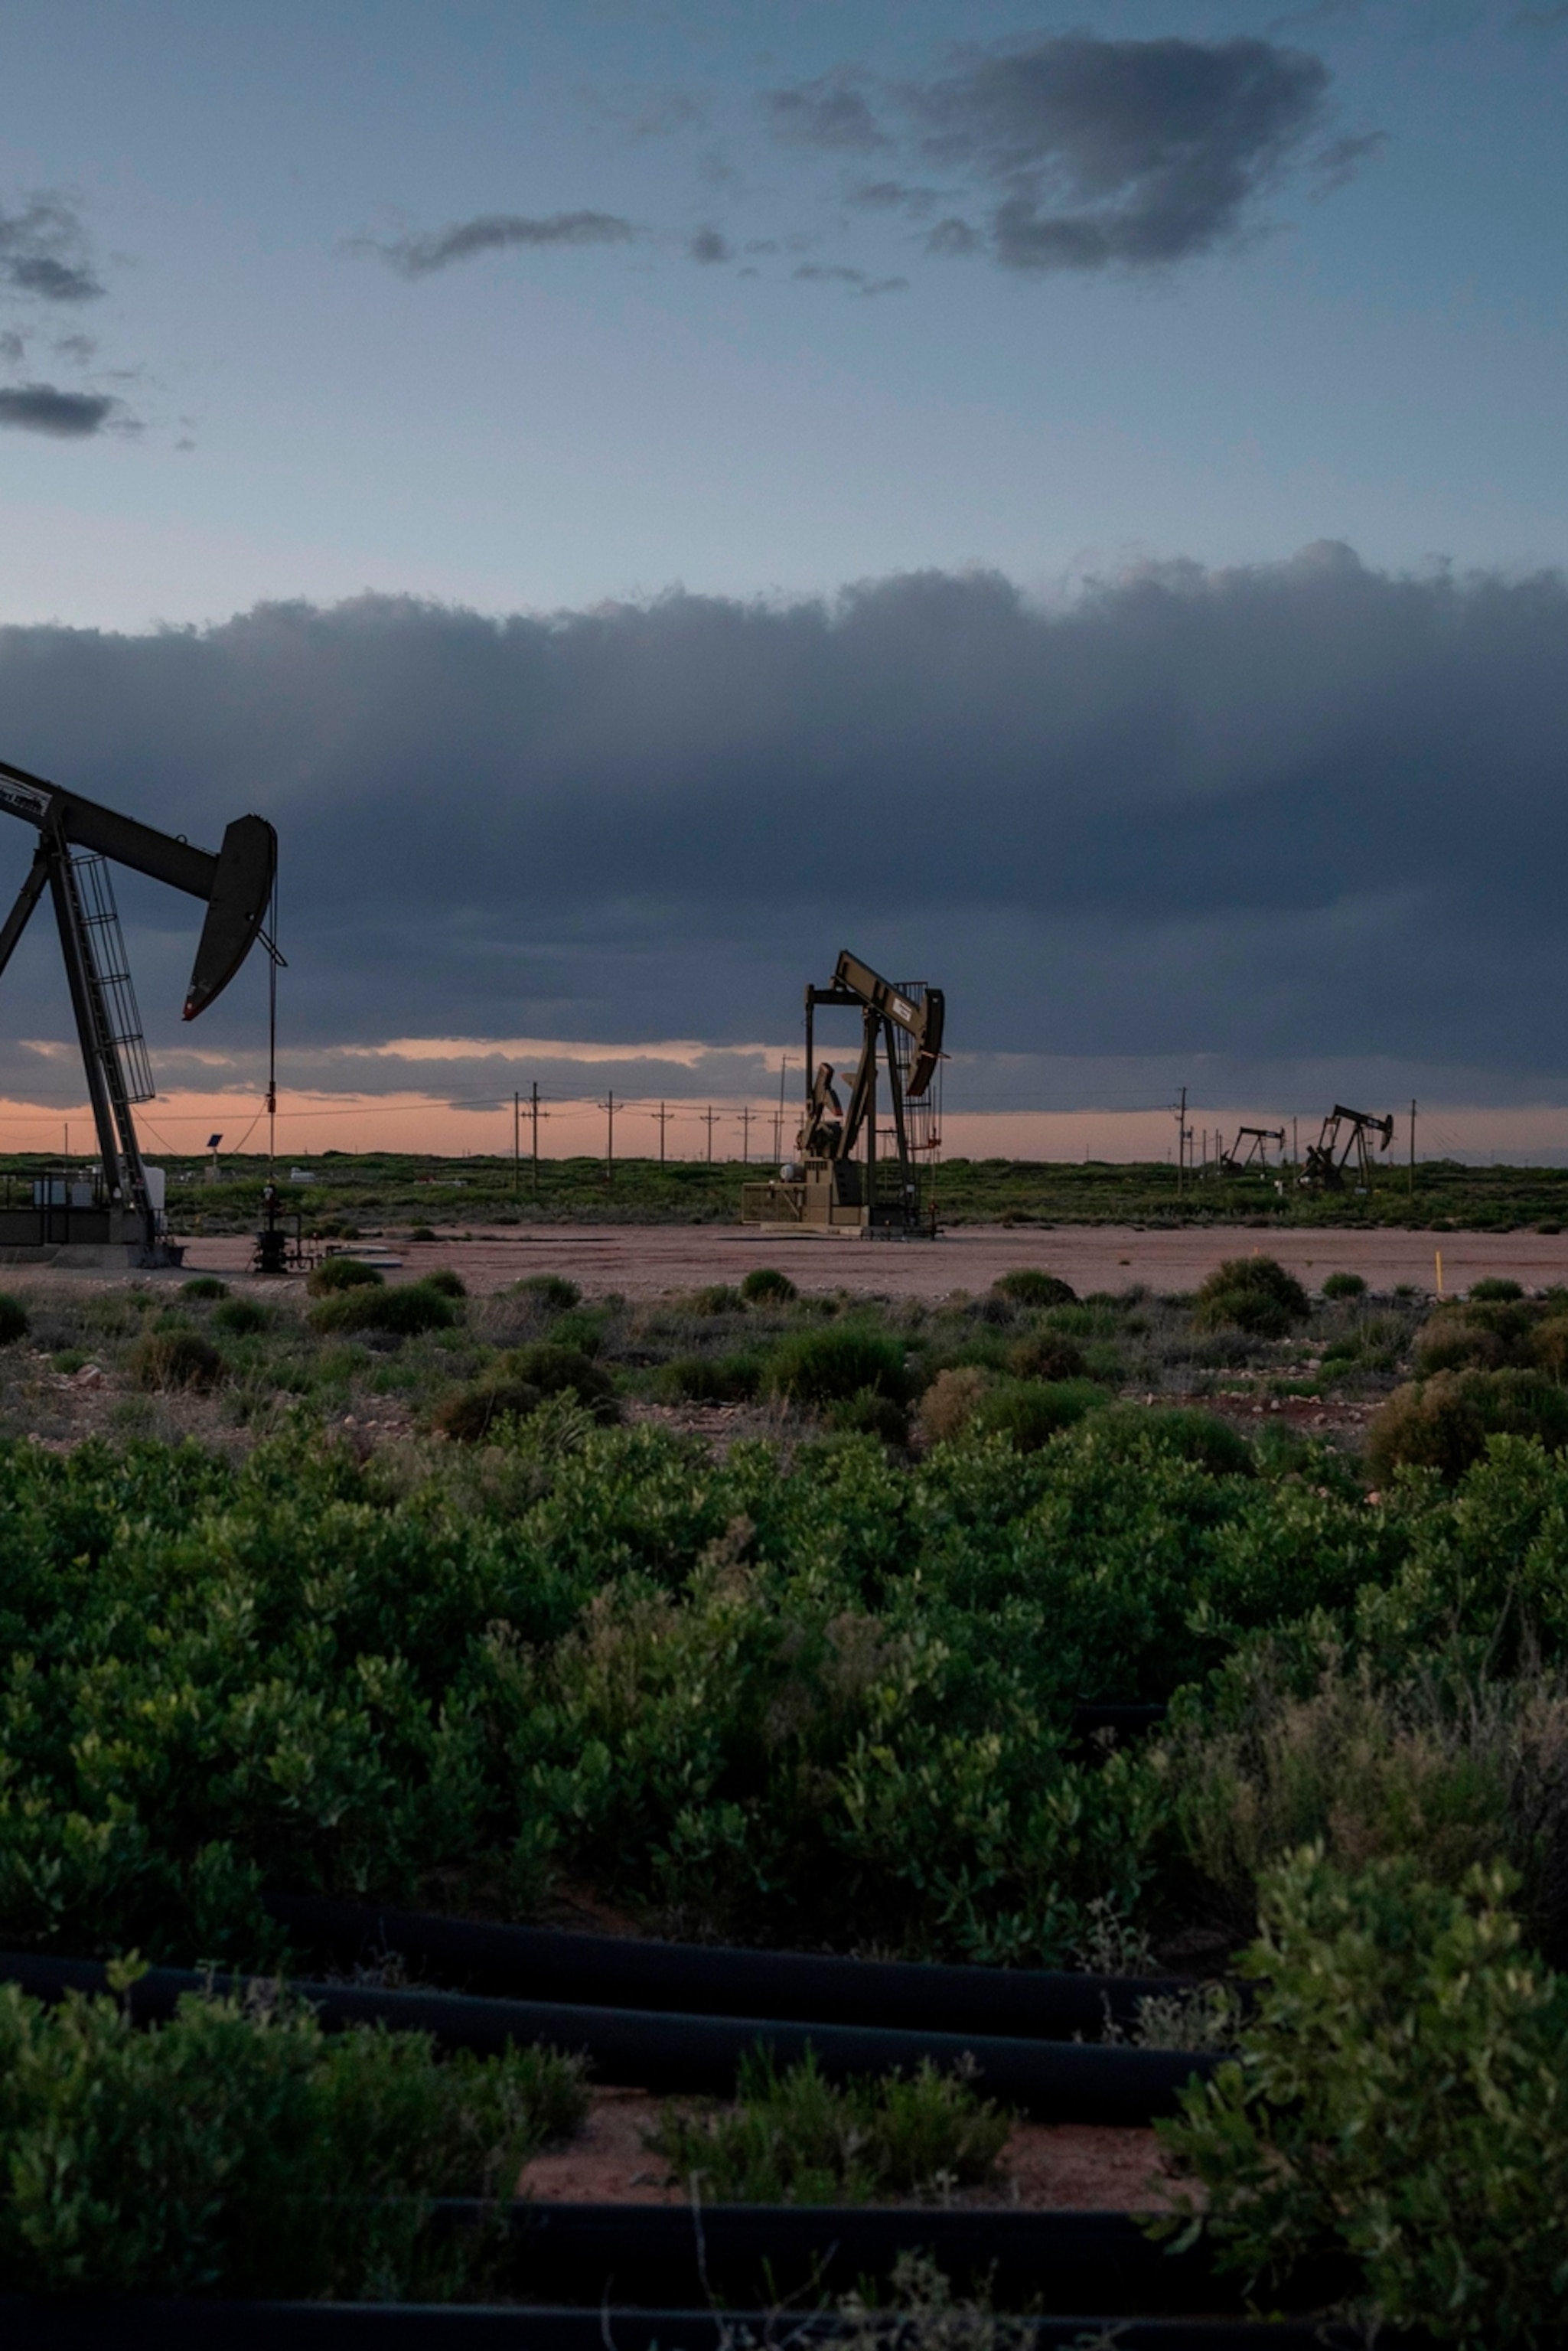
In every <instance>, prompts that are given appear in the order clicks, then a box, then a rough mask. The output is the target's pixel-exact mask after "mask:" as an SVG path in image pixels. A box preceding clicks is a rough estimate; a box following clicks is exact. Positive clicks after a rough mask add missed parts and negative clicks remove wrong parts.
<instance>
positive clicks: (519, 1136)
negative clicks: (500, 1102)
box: [512, 1088, 523, 1200]
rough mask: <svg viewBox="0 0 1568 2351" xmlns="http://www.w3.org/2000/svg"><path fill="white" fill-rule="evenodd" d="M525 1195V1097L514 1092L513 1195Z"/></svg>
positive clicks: (516, 1198) (515, 1196)
mask: <svg viewBox="0 0 1568 2351" xmlns="http://www.w3.org/2000/svg"><path fill="white" fill-rule="evenodd" d="M522 1196H523V1098H522V1096H521V1094H520V1093H518V1092H517V1091H516V1089H515V1088H514V1090H513V1092H512V1197H513V1199H514V1200H520V1199H521V1198H522Z"/></svg>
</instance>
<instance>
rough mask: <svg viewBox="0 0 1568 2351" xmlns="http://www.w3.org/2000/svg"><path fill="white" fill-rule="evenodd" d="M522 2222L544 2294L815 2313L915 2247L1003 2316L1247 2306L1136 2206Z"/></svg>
mask: <svg viewBox="0 0 1568 2351" xmlns="http://www.w3.org/2000/svg"><path fill="white" fill-rule="evenodd" d="M466 2209H468V2210H476V2208H474V2207H468V2208H466ZM444 2210H449V2211H451V2212H452V2214H453V2216H454V2218H455V2217H456V2215H457V2210H458V2208H456V2207H444ZM512 2231H513V2258H512V2261H511V2262H510V2264H509V2267H508V2274H507V2283H508V2285H509V2286H510V2288H511V2290H512V2291H513V2292H516V2293H520V2294H528V2295H530V2296H537V2297H538V2299H539V2300H541V2301H550V2302H561V2303H570V2302H582V2303H589V2304H592V2303H594V2302H597V2301H600V2300H608V2301H612V2302H623V2303H634V2304H641V2305H652V2304H658V2305H659V2306H660V2307H663V2308H669V2307H672V2306H675V2305H679V2306H682V2307H686V2308H690V2307H693V2306H695V2305H697V2304H701V2303H702V2302H704V2301H705V2300H706V2299H709V2298H710V2297H716V2298H717V2299H719V2300H720V2301H724V2302H728V2303H731V2304H739V2305H744V2306H753V2307H754V2306H755V2305H756V2304H757V2302H758V2300H761V2301H763V2302H768V2301H776V2300H779V2299H788V2300H789V2301H790V2303H791V2304H792V2306H794V2307H796V2308H805V2309H810V2307H811V2306H812V2305H813V2304H815V2303H816V2302H817V2301H818V2300H819V2299H821V2298H823V2297H827V2298H831V2297H832V2296H834V2295H837V2294H848V2293H850V2292H852V2290H854V2289H856V2288H857V2287H860V2286H862V2285H863V2284H864V2283H866V2282H867V2281H874V2283H875V2284H876V2286H877V2289H878V2291H879V2293H881V2294H886V2292H887V2290H888V2288H889V2287H890V2285H891V2283H892V2281H893V2277H894V2265H895V2263H896V2262H897V2261H898V2260H899V2257H900V2256H901V2255H903V2254H911V2253H913V2254H919V2255H923V2256H925V2258H927V2259H928V2260H930V2261H931V2262H933V2263H934V2264H935V2265H936V2268H937V2269H938V2270H939V2271H940V2272H941V2273H942V2275H943V2276H944V2277H945V2278H946V2280H947V2281H948V2283H949V2285H950V2287H951V2289H952V2291H953V2292H954V2293H955V2294H959V2295H964V2294H986V2295H988V2298H989V2300H990V2303H991V2305H992V2307H993V2308H995V2309H998V2310H1003V2311H1006V2310H1029V2309H1030V2308H1031V2307H1034V2308H1041V2309H1045V2310H1054V2311H1115V2312H1116V2313H1117V2314H1119V2316H1120V2317H1122V2318H1144V2317H1150V2318H1152V2317H1159V2318H1175V2317H1190V2316H1194V2315H1197V2314H1217V2313H1218V2314H1223V2315H1228V2316H1231V2317H1239V2316H1241V2315H1242V2314H1243V2312H1244V2310H1245V2307H1246V2304H1245V2299H1244V2296H1243V2294H1242V2291H1241V2287H1240V2284H1239V2281H1238V2280H1237V2279H1236V2278H1235V2277H1234V2276H1224V2275H1219V2274H1218V2273H1216V2271H1215V2269H1214V2266H1213V2264H1212V2262H1211V2261H1210V2260H1209V2258H1208V2255H1207V2251H1206V2249H1205V2248H1204V2247H1203V2246H1202V2245H1201V2244H1199V2245H1197V2246H1195V2247H1194V2248H1193V2249H1192V2250H1191V2251H1190V2252H1184V2253H1175V2252H1171V2251H1170V2249H1169V2248H1168V2247H1167V2246H1166V2245H1160V2244H1155V2243H1154V2242H1152V2241H1151V2240H1150V2239H1149V2238H1148V2237H1147V2236H1146V2235H1145V2232H1144V2229H1143V2226H1142V2224H1141V2223H1140V2221H1139V2220H1137V2219H1136V2218H1135V2217H1134V2215H1133V2214H1131V2213H1128V2212H1065V2211H1053V2212H1023V2211H1018V2210H1008V2209H999V2210H998V2209H996V2208H992V2209H990V2210H987V2209H985V2208H984V2207H935V2206H929V2205H928V2206H910V2205H904V2206H879V2205H818V2206H815V2207H812V2206H810V2205H800V2204H781V2205H780V2204H775V2205H766V2204H719V2205H710V2206H708V2207H706V2209H705V2210H702V2211H701V2212H700V2213H694V2212H693V2211H692V2210H688V2209H685V2208H683V2207H681V2206H679V2205H667V2204H666V2205H658V2204H638V2205H629V2204H526V2203H525V2204H516V2205H514V2206H513V2207H512ZM1360 2283H1362V2281H1361V2279H1360V2277H1359V2273H1357V2271H1356V2270H1355V2268H1354V2265H1352V2264H1350V2263H1347V2262H1343V2261H1320V2262H1313V2263H1312V2264H1311V2265H1310V2266H1309V2265H1306V2264H1303V2265H1302V2266H1301V2269H1300V2270H1299V2271H1298V2272H1297V2273H1296V2274H1295V2275H1294V2276H1293V2277H1292V2278H1291V2279H1290V2280H1289V2281H1288V2282H1287V2286H1286V2288H1285V2290H1283V2291H1282V2292H1277V2295H1276V2298H1277V2299H1278V2300H1279V2301H1280V2302H1281V2304H1282V2306H1283V2307H1284V2308H1286V2309H1287V2310H1290V2311H1291V2312H1292V2313H1302V2312H1305V2311H1309V2310H1312V2311H1315V2310H1318V2309H1320V2308H1322V2306H1323V2305H1324V2304H1327V2303H1329V2302H1333V2301H1338V2300H1341V2299H1343V2297H1344V2296H1345V2295H1346V2294H1352V2293H1354V2292H1355V2291H1356V2289H1357V2287H1358V2285H1360ZM1118 2340H1120V2338H1118Z"/></svg>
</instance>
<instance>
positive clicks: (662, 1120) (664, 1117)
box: [648, 1102, 675, 1167]
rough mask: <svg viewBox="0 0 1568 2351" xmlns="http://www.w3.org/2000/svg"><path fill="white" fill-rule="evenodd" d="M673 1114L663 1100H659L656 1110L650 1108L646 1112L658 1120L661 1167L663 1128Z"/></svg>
mask: <svg viewBox="0 0 1568 2351" xmlns="http://www.w3.org/2000/svg"><path fill="white" fill-rule="evenodd" d="M674 1114H675V1113H674V1111H673V1110H671V1109H670V1108H669V1107H668V1105H667V1104H666V1103H664V1102H661V1103H660V1104H659V1107H658V1109H657V1110H651V1111H650V1112H649V1113H648V1115H649V1117H650V1118H656V1119H657V1120H658V1122H659V1165H660V1166H661V1167H662V1166H663V1165H664V1129H665V1128H666V1127H667V1126H668V1124H669V1123H670V1121H671V1120H672V1119H673V1118H674Z"/></svg>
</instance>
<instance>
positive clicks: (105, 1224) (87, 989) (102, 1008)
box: [0, 760, 277, 1265]
mask: <svg viewBox="0 0 1568 2351" xmlns="http://www.w3.org/2000/svg"><path fill="white" fill-rule="evenodd" d="M0 810H4V811H5V814H7V815H9V816H15V817H19V818H20V819H21V820H22V821H23V822H24V823H26V824H31V825H33V826H35V827H36V828H37V833H38V845H37V850H36V852H34V857H33V862H32V866H31V868H30V869H29V871H28V873H27V876H26V880H25V881H24V883H23V884H22V887H21V889H20V890H19V891H18V893H17V894H16V904H14V905H13V906H12V909H11V912H10V914H8V915H7V916H6V918H5V923H4V925H0V973H4V971H5V967H6V965H7V964H8V963H9V962H10V960H11V956H12V955H13V954H14V952H15V951H16V945H17V942H18V940H19V939H20V938H21V936H22V934H23V932H24V931H25V930H26V926H27V923H28V920H29V918H30V916H31V915H32V914H33V911H34V909H35V907H36V906H37V904H38V901H39V899H40V898H41V897H42V896H43V894H44V892H45V891H46V890H47V891H48V893H49V896H50V900H51V902H52V904H53V906H54V911H55V920H56V924H57V927H58V930H59V935H60V952H61V954H62V956H64V959H65V967H66V982H67V985H68V988H69V990H70V998H71V1010H72V1012H73V1014H74V1016H75V1019H76V1027H77V1037H78V1042H79V1044H80V1047H81V1057H82V1069H83V1072H84V1075H85V1077H86V1080H87V1090H88V1099H89V1102H90V1104H91V1107H92V1120H93V1127H94V1130H95V1133H96V1134H97V1138H98V1149H99V1174H98V1177H97V1179H96V1182H95V1183H93V1184H91V1185H76V1184H72V1183H69V1182H68V1181H66V1180H64V1179H62V1180H61V1181H60V1183H59V1184H58V1186H56V1185H55V1184H53V1183H52V1182H46V1183H45V1184H44V1185H43V1186H42V1193H43V1196H42V1198H41V1199H36V1200H35V1203H34V1206H33V1207H32V1208H30V1209H18V1208H14V1207H6V1208H3V1209H0V1250H4V1252H5V1254H6V1255H8V1256H13V1257H15V1256H17V1255H22V1256H28V1257H36V1258H49V1257H54V1256H57V1254H58V1252H59V1250H60V1249H62V1248H68V1249H71V1250H72V1251H73V1253H77V1254H78V1255H79V1253H81V1252H82V1251H84V1250H86V1251H92V1252H94V1253H101V1252H104V1251H108V1252H109V1253H110V1256H111V1257H112V1256H115V1255H122V1256H123V1259H124V1261H126V1262H130V1263H134V1264H140V1265H157V1264H166V1263H171V1262H178V1259H177V1257H176V1256H175V1254H174V1253H173V1251H172V1249H171V1248H170V1245H169V1244H168V1243H167V1242H166V1241H165V1240H164V1239H163V1238H162V1201H161V1198H159V1197H157V1196H155V1193H156V1186H153V1185H152V1183H151V1182H150V1180H149V1171H148V1168H147V1166H146V1165H145V1163H144V1161H143V1159H142V1156H141V1145H140V1144H139V1142H138V1139H137V1134H136V1119H135V1105H136V1104H137V1103H138V1102H151V1101H152V1095H153V1084H152V1067H151V1064H150V1063H149V1061H148V1058H147V1046H146V1040H145V1039H144V1038H143V1036H142V1033H141V1015H140V1013H139V1012H138V1010H137V1007H136V994H135V990H134V988H133V987H132V985H131V967H130V964H129V962H128V961H127V958H126V954H125V943H124V940H123V938H122V936H121V934H120V914H119V911H118V909H117V907H116V905H115V899H114V885H113V880H112V876H111V872H110V861H112V862H115V863H118V864H120V865H129V866H131V867H133V868H134V870H135V871H136V872H139V873H146V874H149V875H151V876H152V879H153V880H154V881H157V882H166V883H169V885H170V886H171V888H172V889H175V890H183V891H184V892H185V893H187V895H189V896H191V897H193V898H199V899H201V900H203V901H204V904H205V905H206V910H207V911H206V915H205V919H204V923H203V925H202V935H201V940H200V943H199V945H198V946H197V949H196V959H195V964H194V966H193V969H192V973H191V984H190V987H189V989H188V990H187V993H186V997H185V1007H184V1018H185V1019H187V1020H193V1019H195V1018H196V1016H197V1014H198V1013H201V1012H203V1011H204V1010H205V1008H206V1007H207V1006H208V1005H209V1004H211V1003H213V1002H214V999H215V998H217V997H218V996H220V995H221V994H222V992H223V990H224V989H225V987H227V986H228V983H229V981H230V980H231V979H232V978H233V977H234V976H235V972H236V971H238V969H239V967H240V966H241V964H242V963H243V962H244V961H245V959H246V956H247V955H248V954H249V952H250V950H251V948H252V947H253V946H254V945H255V944H256V939H257V938H258V937H264V936H265V933H264V929H263V925H264V924H265V923H266V920H267V905H268V903H269V901H270V899H271V896H272V885H273V878H274V875H275V874H276V872H277V834H276V833H275V832H274V831H273V829H272V827H271V825H270V824H268V822H267V819H266V818H265V817H259V816H242V817H238V818H236V819H235V821H234V822H233V823H232V824H231V825H230V826H229V827H228V828H227V830H226V831H225V834H224V842H223V847H222V849H221V850H220V851H219V852H218V853H217V855H216V856H215V857H214V855H213V854H212V853H211V852H209V851H207V850H204V849H197V848H195V847H194V846H193V844H192V843H191V842H190V841H182V840H179V839H177V838H175V837H174V836H172V834H169V833H166V832H159V831H156V830H155V829H154V828H153V827H152V825H145V824H141V823H139V822H138V821H137V820H136V819H135V818H133V817H127V816H121V815H120V814H119V813H118V811H117V810H113V809H107V808H103V807H100V806H99V803H98V802H97V801H96V800H89V799H83V798H82V797H81V795H80V794H79V793H77V792H69V791H66V790H63V789H61V787H60V786H59V785H57V784H52V783H50V782H49V781H48V779H47V778H46V777H43V776H34V775H30V774H29V773H28V772H27V770H26V768H13V767H10V766H8V765H7V764H6V763H5V761H4V760H0ZM269 944H270V943H269ZM272 952H274V953H276V950H275V949H274V950H272ZM152 1173H153V1174H154V1175H156V1174H157V1173H158V1171H157V1170H153V1171H152ZM161 1180H162V1179H161V1178H160V1181H161ZM56 1191H58V1193H59V1195H60V1196H59V1197H58V1198H57V1197H56V1196H55V1193H56ZM78 1194H85V1195H86V1196H85V1197H78Z"/></svg>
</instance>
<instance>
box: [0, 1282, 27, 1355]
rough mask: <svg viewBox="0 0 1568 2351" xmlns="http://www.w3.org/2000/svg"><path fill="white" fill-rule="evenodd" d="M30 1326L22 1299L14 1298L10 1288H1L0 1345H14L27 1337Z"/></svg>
mask: <svg viewBox="0 0 1568 2351" xmlns="http://www.w3.org/2000/svg"><path fill="white" fill-rule="evenodd" d="M30 1328H31V1325H30V1323H29V1322H28V1319H27V1310H26V1307H25V1306H24V1305H23V1303H22V1301H21V1300H20V1299H19V1298H14V1297H13V1296H12V1295H11V1293H10V1291H9V1290H0V1347H9V1346H13V1345H14V1344H15V1343H16V1341H17V1340H18V1339H25V1338H26V1335H27V1332H28V1331H29V1329H30Z"/></svg>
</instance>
